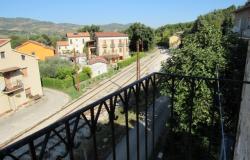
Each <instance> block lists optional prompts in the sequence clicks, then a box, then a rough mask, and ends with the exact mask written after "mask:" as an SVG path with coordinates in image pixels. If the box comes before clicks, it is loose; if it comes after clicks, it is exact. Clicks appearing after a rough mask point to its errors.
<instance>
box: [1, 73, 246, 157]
mask: <svg viewBox="0 0 250 160" xmlns="http://www.w3.org/2000/svg"><path fill="white" fill-rule="evenodd" d="M204 84H206V85H208V93H209V94H211V99H209V100H208V101H205V103H201V101H204V99H203V98H204V97H201V95H200V93H199V92H196V90H197V88H198V87H200V85H204ZM218 84H219V85H218ZM248 84H249V82H243V81H235V80H226V79H216V78H207V77H193V76H185V75H176V74H168V73H152V74H150V75H148V76H146V77H143V78H142V79H140V80H138V81H135V82H133V83H131V84H129V85H127V86H126V87H123V88H120V89H119V90H117V91H115V92H113V93H110V94H108V95H106V96H104V97H102V98H101V99H99V100H97V101H95V102H93V103H91V104H89V105H87V106H81V107H80V108H79V109H78V110H76V111H74V112H70V113H68V114H67V116H65V117H62V118H61V119H59V120H57V121H56V122H54V123H52V124H50V125H48V126H46V127H45V128H43V129H41V130H39V131H36V132H35V133H33V134H31V135H29V136H28V137H26V138H22V139H21V140H17V141H15V142H14V143H12V144H10V145H7V146H4V147H2V149H1V150H0V155H1V158H2V159H4V160H5V159H6V160H9V159H15V160H16V159H25V160H30V159H32V160H35V159H70V160H78V159H79V160H104V159H105V160H106V159H107V160H111V159H113V160H147V159H154V160H161V159H170V160H182V159H184V160H185V159H187V160H195V159H202V160H210V159H211V160H212V159H223V157H227V158H226V159H227V160H229V159H232V157H233V152H234V145H233V144H234V143H235V137H236V136H235V135H236V128H237V123H234V122H235V121H237V120H235V121H231V119H224V121H225V122H224V123H225V124H228V123H229V122H233V124H234V125H232V128H226V126H225V132H226V133H224V132H223V134H222V130H221V126H220V124H221V123H220V122H221V121H220V120H221V119H220V108H222V109H223V110H224V108H226V107H227V106H228V105H231V106H232V107H233V108H234V109H235V112H236V113H238V112H239V105H240V102H241V91H242V90H241V88H242V86H243V85H248ZM180 85H182V86H186V88H185V89H182V88H178V87H179V86H180ZM179 89H181V90H182V92H183V93H182V94H181V95H180V97H181V99H182V100H183V103H180V102H177V101H176V97H177V96H179V94H180V92H179V91H180V90H179ZM229 93H230V94H229ZM229 95H230V96H229ZM228 96H229V97H228ZM205 97H206V96H205ZM184 102H185V103H184ZM196 103H198V104H196ZM195 105H196V106H197V105H204V106H203V107H205V108H206V107H208V108H209V109H208V111H209V112H204V113H203V114H201V115H202V116H204V115H206V117H203V119H204V124H203V123H202V124H201V122H197V121H195V119H196V118H197V117H195V115H194V112H196V113H197V112H199V110H194V109H193V107H194V106H195ZM180 106H183V107H184V108H183V110H181V111H182V112H183V114H181V115H179V114H177V113H179V112H177V111H180ZM201 112H202V111H201ZM224 112H225V114H227V113H226V112H227V109H225V110H224ZM228 114H231V113H228ZM181 125H182V126H184V127H183V128H182V129H181V130H180V129H178V128H179V127H180V126H181ZM198 125H202V126H203V128H202V130H201V128H197V126H198ZM198 133H199V134H198ZM222 135H223V138H222ZM222 151H223V152H222Z"/></svg>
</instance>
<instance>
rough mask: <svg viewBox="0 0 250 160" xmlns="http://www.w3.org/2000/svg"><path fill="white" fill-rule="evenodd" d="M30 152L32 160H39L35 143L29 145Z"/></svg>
mask: <svg viewBox="0 0 250 160" xmlns="http://www.w3.org/2000/svg"><path fill="white" fill-rule="evenodd" d="M29 151H30V156H31V159H32V160H37V156H36V149H35V146H34V142H33V141H32V142H30V143H29Z"/></svg>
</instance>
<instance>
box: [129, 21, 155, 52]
mask: <svg viewBox="0 0 250 160" xmlns="http://www.w3.org/2000/svg"><path fill="white" fill-rule="evenodd" d="M125 33H127V34H128V35H129V39H130V46H129V47H130V50H131V51H136V49H137V48H136V43H137V41H139V40H141V41H142V42H143V48H144V49H145V50H146V51H147V50H149V49H151V48H153V46H154V30H153V29H152V28H150V27H147V26H146V25H144V24H141V23H134V24H132V25H131V26H130V27H129V28H128V29H127V30H126V31H125ZM140 48H142V45H140Z"/></svg>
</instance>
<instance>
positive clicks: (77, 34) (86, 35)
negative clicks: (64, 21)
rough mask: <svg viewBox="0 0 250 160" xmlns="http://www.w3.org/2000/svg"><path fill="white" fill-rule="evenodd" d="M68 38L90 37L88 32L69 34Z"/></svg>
mask: <svg viewBox="0 0 250 160" xmlns="http://www.w3.org/2000/svg"><path fill="white" fill-rule="evenodd" d="M67 37H68V38H76V37H90V35H89V33H88V32H79V33H67Z"/></svg>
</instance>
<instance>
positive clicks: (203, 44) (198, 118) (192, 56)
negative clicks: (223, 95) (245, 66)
mask: <svg viewBox="0 0 250 160" xmlns="http://www.w3.org/2000/svg"><path fill="white" fill-rule="evenodd" d="M224 53H225V50H224V48H223V47H222V32H221V31H220V30H219V29H218V28H216V27H214V26H213V25H209V24H206V25H204V27H203V28H202V29H201V30H200V31H199V32H197V33H194V34H190V35H188V36H186V37H185V38H184V39H183V47H182V48H181V49H177V50H175V51H173V52H172V58H171V59H169V60H168V61H167V62H166V64H164V65H163V71H165V72H170V73H176V74H182V75H191V76H203V77H214V76H215V73H216V65H219V68H220V69H223V68H224V67H225V58H224ZM188 90H190V88H189V86H187V85H186V84H185V83H180V84H179V85H178V86H177V87H176V92H177V93H176V95H178V96H177V97H176V102H175V109H176V113H177V115H178V116H177V117H179V120H178V121H179V122H180V123H179V124H180V126H179V127H180V128H181V129H187V124H188V123H187V122H188V111H187V108H189V103H188V101H189V99H185V98H184V97H188V94H189V93H188V92H186V91H188ZM165 92H167V91H166V90H165ZM195 94H196V96H198V97H199V98H198V99H195V100H194V106H193V125H194V129H195V127H197V128H196V129H198V127H199V126H198V124H208V123H209V122H210V119H209V117H210V116H209V108H210V105H211V104H212V99H213V97H212V93H211V90H210V86H207V84H206V83H201V84H200V85H199V87H198V88H196V93H195Z"/></svg>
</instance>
